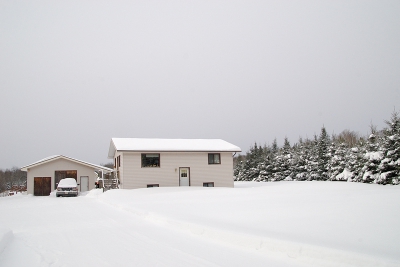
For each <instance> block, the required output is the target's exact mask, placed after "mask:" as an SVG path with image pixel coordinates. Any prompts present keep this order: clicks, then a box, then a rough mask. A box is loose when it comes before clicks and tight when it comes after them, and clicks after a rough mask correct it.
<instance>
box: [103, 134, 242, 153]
mask: <svg viewBox="0 0 400 267" xmlns="http://www.w3.org/2000/svg"><path fill="white" fill-rule="evenodd" d="M116 150H119V151H190V152H197V151H208V152H213V151H221V152H240V151H242V150H241V149H240V148H239V147H238V146H235V145H233V144H231V143H228V142H226V141H224V140H222V139H158V138H112V139H111V142H110V149H109V153H108V156H109V157H113V156H114V153H115V151H116Z"/></svg>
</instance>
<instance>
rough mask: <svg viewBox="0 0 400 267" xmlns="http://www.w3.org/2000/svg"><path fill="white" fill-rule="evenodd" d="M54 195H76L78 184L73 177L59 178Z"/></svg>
mask: <svg viewBox="0 0 400 267" xmlns="http://www.w3.org/2000/svg"><path fill="white" fill-rule="evenodd" d="M56 196H57V197H59V196H75V197H77V196H78V185H77V183H76V180H75V178H65V179H61V180H60V182H59V183H58V185H57V191H56Z"/></svg>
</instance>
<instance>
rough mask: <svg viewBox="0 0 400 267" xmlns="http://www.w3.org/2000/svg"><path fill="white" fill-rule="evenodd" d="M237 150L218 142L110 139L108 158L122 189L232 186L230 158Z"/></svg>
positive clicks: (227, 144) (218, 140)
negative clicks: (111, 160)
mask: <svg viewBox="0 0 400 267" xmlns="http://www.w3.org/2000/svg"><path fill="white" fill-rule="evenodd" d="M240 151H241V149H240V148H239V147H237V146H235V145H233V144H230V143H228V142H226V141H224V140H221V139H144V138H112V139H111V142H110V148H109V151H108V157H109V158H111V159H114V171H115V173H116V175H117V177H118V179H119V182H120V186H119V187H120V188H124V189H133V188H145V187H158V186H160V187H161V186H210V187H211V186H224V187H233V155H234V153H236V152H240Z"/></svg>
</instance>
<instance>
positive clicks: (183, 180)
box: [179, 168, 190, 186]
mask: <svg viewBox="0 0 400 267" xmlns="http://www.w3.org/2000/svg"><path fill="white" fill-rule="evenodd" d="M189 175H190V172H189V168H179V186H189V185H190V177H189Z"/></svg>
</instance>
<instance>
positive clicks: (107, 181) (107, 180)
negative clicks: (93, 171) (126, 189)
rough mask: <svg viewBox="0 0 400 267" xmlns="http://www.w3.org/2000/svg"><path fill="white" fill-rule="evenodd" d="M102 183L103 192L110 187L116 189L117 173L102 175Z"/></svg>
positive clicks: (117, 186) (117, 185)
mask: <svg viewBox="0 0 400 267" xmlns="http://www.w3.org/2000/svg"><path fill="white" fill-rule="evenodd" d="M102 184H103V186H102V187H103V192H106V191H108V190H110V189H118V188H119V181H118V178H117V175H116V174H115V173H114V172H113V173H110V174H106V175H104V177H103V179H102Z"/></svg>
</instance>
